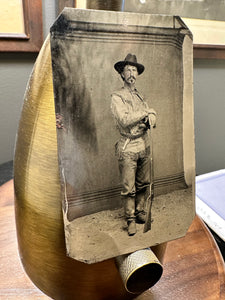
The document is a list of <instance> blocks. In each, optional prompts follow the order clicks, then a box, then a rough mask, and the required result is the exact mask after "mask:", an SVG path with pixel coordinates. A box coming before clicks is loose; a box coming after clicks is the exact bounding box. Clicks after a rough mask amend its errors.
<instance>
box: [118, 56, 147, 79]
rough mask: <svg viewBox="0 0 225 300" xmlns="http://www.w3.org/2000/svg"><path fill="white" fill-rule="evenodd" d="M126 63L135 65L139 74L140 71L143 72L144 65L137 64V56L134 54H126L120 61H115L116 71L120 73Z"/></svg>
mask: <svg viewBox="0 0 225 300" xmlns="http://www.w3.org/2000/svg"><path fill="white" fill-rule="evenodd" d="M126 65H131V66H135V67H136V68H137V71H138V74H139V75H140V74H141V73H143V72H144V69H145V67H144V66H143V65H142V64H139V63H138V62H137V57H136V55H134V54H130V53H129V54H127V56H126V57H125V59H124V60H122V61H118V62H117V63H115V65H114V68H115V69H116V71H117V72H118V73H120V74H121V73H122V72H123V69H124V67H125V66H126Z"/></svg>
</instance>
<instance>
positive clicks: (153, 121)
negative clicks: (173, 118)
mask: <svg viewBox="0 0 225 300" xmlns="http://www.w3.org/2000/svg"><path fill="white" fill-rule="evenodd" d="M148 119H149V124H150V126H152V127H153V128H154V127H156V115H155V114H153V113H150V114H149V115H148Z"/></svg>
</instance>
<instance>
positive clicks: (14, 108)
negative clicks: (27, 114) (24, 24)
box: [0, 0, 57, 164]
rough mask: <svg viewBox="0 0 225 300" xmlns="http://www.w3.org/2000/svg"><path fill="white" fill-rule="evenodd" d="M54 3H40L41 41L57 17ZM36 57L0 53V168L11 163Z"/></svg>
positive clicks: (23, 54)
mask: <svg viewBox="0 0 225 300" xmlns="http://www.w3.org/2000/svg"><path fill="white" fill-rule="evenodd" d="M55 2H56V1H55V0H54V1H52V0H44V1H42V6H43V33H44V37H46V35H47V34H48V32H49V27H50V26H51V24H52V23H53V22H54V20H55V18H56V15H57V14H56V4H55ZM36 57H37V54H36V53H4V52H0V164H2V163H4V162H7V161H10V160H12V159H13V155H14V145H15V139H16V132H17V127H18V122H19V119H20V113H21V109H22V105H23V96H24V92H25V89H26V85H27V82H28V80H29V76H30V73H31V71H32V68H33V65H34V63H35V60H36Z"/></svg>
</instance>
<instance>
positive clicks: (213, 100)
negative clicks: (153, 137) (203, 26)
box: [194, 59, 225, 175]
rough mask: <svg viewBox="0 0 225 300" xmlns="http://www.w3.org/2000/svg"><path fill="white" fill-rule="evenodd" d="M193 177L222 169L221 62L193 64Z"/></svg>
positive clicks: (224, 65) (224, 72)
mask: <svg viewBox="0 0 225 300" xmlns="http://www.w3.org/2000/svg"><path fill="white" fill-rule="evenodd" d="M194 112H195V148H196V173H197V174H198V175H199V174H203V173H208V172H211V171H215V170H219V169H224V168H225V60H214V59H195V60H194Z"/></svg>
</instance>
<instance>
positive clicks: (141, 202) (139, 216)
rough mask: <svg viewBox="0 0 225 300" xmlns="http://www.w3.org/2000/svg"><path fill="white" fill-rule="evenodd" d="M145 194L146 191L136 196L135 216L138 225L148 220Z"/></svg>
mask: <svg viewBox="0 0 225 300" xmlns="http://www.w3.org/2000/svg"><path fill="white" fill-rule="evenodd" d="M145 194H146V190H145V189H144V190H143V191H140V192H138V193H137V195H136V210H135V216H136V221H137V222H138V223H141V224H143V223H145V220H146V211H145Z"/></svg>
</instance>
